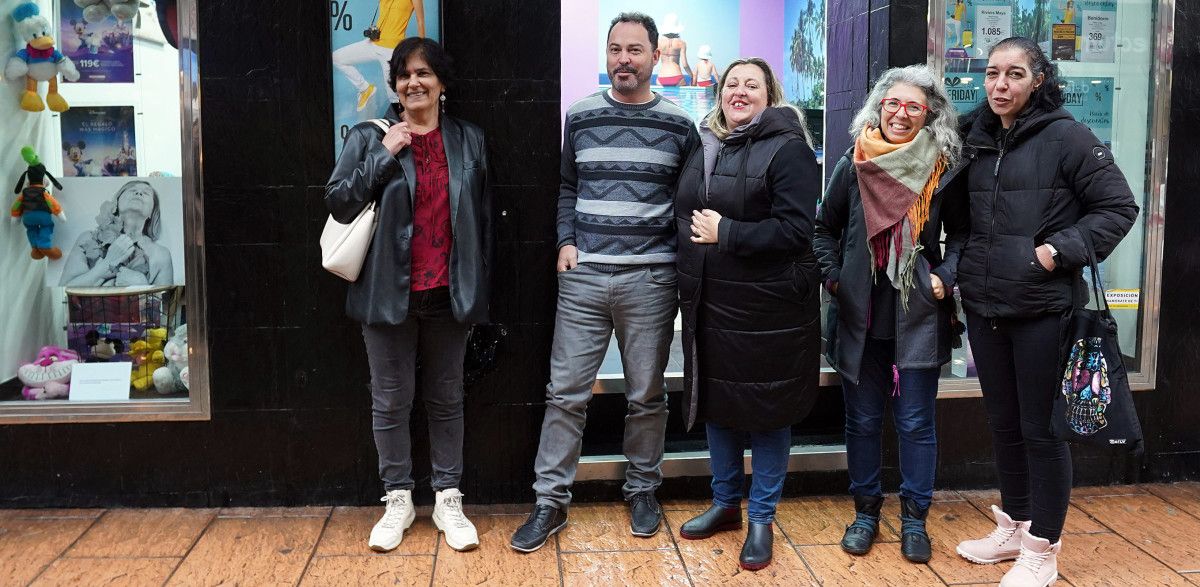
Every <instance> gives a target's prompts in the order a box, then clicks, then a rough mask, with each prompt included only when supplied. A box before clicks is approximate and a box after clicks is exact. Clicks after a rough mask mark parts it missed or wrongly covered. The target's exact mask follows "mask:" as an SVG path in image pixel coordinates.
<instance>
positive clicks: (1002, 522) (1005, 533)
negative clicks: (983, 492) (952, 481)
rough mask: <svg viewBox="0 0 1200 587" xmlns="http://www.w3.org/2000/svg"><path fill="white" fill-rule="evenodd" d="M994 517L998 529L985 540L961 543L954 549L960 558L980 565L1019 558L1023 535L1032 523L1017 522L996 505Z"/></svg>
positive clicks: (993, 509)
mask: <svg viewBox="0 0 1200 587" xmlns="http://www.w3.org/2000/svg"><path fill="white" fill-rule="evenodd" d="M992 515H994V516H995V517H996V528H995V529H994V530H992V532H991V534H988V535H987V536H985V537H983V538H979V539H976V540H963V541H962V542H959V543H958V547H957V548H955V549H954V550H955V552H957V553H958V554H959V556H961V557H963V558H965V559H967V560H969V561H971V562H973V563H975V564H979V565H990V564H995V563H998V562H1000V561H1007V560H1012V559H1014V558H1017V555H1018V554H1020V552H1021V534H1022V533H1023V532H1024V531H1027V530H1029V524H1030V522H1028V521H1025V522H1015V521H1013V519H1012V518H1010V517H1008V514H1006V513H1004V511H1003V510H1001V509H1000V508H998V507H996V506H994V505H993V506H992Z"/></svg>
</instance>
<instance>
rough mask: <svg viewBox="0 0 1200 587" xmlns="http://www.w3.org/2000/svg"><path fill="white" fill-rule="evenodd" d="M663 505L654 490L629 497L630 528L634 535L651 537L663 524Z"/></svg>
mask: <svg viewBox="0 0 1200 587" xmlns="http://www.w3.org/2000/svg"><path fill="white" fill-rule="evenodd" d="M662 517H663V513H662V506H660V505H658V500H657V499H655V498H654V492H653V491H643V492H641V493H635V494H633V496H632V497H630V498H629V529H630V531H631V532H633V535H634V536H638V537H640V538H649V537H651V536H654V535H655V534H658V529H659V528H660V527H661V526H662Z"/></svg>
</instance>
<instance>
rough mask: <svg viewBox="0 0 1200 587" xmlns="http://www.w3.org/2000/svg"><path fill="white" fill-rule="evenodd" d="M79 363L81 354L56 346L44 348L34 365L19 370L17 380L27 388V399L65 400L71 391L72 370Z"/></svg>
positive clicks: (23, 393) (24, 388) (22, 391)
mask: <svg viewBox="0 0 1200 587" xmlns="http://www.w3.org/2000/svg"><path fill="white" fill-rule="evenodd" d="M78 362H79V353H76V352H75V351H72V350H70V349H64V348H59V347H56V346H44V347H42V350H41V351H39V352H38V354H37V358H36V359H34V360H33V362H32V363H29V364H27V365H21V366H20V367H19V368H18V369H17V378H18V379H20V380H21V383H24V384H25V387H23V388H22V389H21V397H23V398H25V399H35V400H36V399H58V398H65V397H67V396H68V395H69V394H70V391H71V369H72V368H73V367H74V366H75V363H78Z"/></svg>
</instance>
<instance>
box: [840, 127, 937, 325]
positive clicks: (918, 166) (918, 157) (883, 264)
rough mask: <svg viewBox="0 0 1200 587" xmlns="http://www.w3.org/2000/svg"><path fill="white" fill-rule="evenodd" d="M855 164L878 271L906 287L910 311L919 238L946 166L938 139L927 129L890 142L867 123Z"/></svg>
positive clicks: (856, 144)
mask: <svg viewBox="0 0 1200 587" xmlns="http://www.w3.org/2000/svg"><path fill="white" fill-rule="evenodd" d="M854 168H855V170H856V171H857V172H858V191H859V194H860V196H861V198H862V204H863V216H864V218H865V220H866V223H867V246H868V248H869V249H870V251H871V261H872V262H871V272H872V275H874V273H875V272H876V271H878V270H880V269H882V270H884V271H885V272H886V273H887V276H888V279H889V280H890V281H891V283H892V286H893V287H895V288H896V289H897V290H899V291H900V304H901V306H902V307H903V308H904V310H905V311H908V295H909V293H910V292H911V290H912V287H913V284H914V282H913V273H914V269H915V268H916V264H917V255H918V254H920V252H921V249H922V247H921V244H920V243H919V242H918V239H919V237H920V235H921V230H923V229H924V228H925V223H926V222H927V221H928V220H929V206H930V202H932V201H933V192H934V190H935V189H936V188H937V184H938V179H939V178H941V176H942V173H943V172H944V171H945V170H946V160H945V158H944V157H942V152H941V149H939V148H938V145H937V141H935V140H934V139H933V135H932V134H931V133H930V132H929V131H928V130H927V129H924V128H923V129H921V130H920V131H918V132H917V136H916V137H914V138H913V140H911V141H909V142H907V143H900V144H895V143H889V142H887V141H886V140H884V138H883V133H882V132H881V131H880V130H879V129H878V128H872V127H870V126H867V127H865V128H863V132H862V134H860V135H859V136H858V139H857V140H855V141H854Z"/></svg>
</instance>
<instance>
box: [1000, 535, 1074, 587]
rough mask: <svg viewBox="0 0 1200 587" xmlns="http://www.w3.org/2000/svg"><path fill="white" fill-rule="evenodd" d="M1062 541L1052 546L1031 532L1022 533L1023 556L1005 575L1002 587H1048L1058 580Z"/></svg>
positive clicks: (1019, 557) (1001, 580)
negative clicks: (1059, 554)
mask: <svg viewBox="0 0 1200 587" xmlns="http://www.w3.org/2000/svg"><path fill="white" fill-rule="evenodd" d="M1060 550H1062V540H1059V541H1058V542H1055V543H1054V544H1050V541H1049V540H1046V539H1045V538H1038V537H1037V536H1034V535H1033V534H1030V533H1029V531H1027V530H1023V531H1022V532H1021V554H1020V556H1018V557H1017V562H1016V564H1014V565H1013V568H1011V569H1009V570H1008V572H1007V573H1004V578H1002V579H1000V587H1048V586H1050V585H1053V584H1054V582H1055V581H1057V580H1058V553H1059V551H1060Z"/></svg>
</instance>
